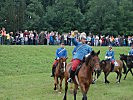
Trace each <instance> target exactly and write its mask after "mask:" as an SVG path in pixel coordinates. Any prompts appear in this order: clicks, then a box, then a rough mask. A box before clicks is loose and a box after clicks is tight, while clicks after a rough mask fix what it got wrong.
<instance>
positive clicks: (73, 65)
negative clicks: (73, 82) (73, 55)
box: [72, 59, 81, 71]
mask: <svg viewBox="0 0 133 100" xmlns="http://www.w3.org/2000/svg"><path fill="white" fill-rule="evenodd" d="M80 63H81V60H79V59H73V60H72V71H75V70H76V68H77V67H78V65H79V64H80Z"/></svg>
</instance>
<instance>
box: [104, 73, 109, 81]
mask: <svg viewBox="0 0 133 100" xmlns="http://www.w3.org/2000/svg"><path fill="white" fill-rule="evenodd" d="M108 75H109V72H108V73H105V72H104V76H105V83H110V82H109V81H108V80H107V76H108Z"/></svg>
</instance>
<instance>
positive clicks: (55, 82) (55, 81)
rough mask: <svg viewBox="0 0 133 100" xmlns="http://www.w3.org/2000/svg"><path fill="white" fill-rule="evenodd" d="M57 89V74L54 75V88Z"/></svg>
mask: <svg viewBox="0 0 133 100" xmlns="http://www.w3.org/2000/svg"><path fill="white" fill-rule="evenodd" d="M56 89H57V76H55V77H54V90H56Z"/></svg>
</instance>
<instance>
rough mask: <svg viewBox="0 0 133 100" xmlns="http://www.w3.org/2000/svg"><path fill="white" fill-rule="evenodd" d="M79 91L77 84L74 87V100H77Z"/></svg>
mask: <svg viewBox="0 0 133 100" xmlns="http://www.w3.org/2000/svg"><path fill="white" fill-rule="evenodd" d="M77 89H78V85H77V84H75V85H74V91H73V93H74V100H76V94H77Z"/></svg>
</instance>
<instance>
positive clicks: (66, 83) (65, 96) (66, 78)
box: [63, 77, 68, 100]
mask: <svg viewBox="0 0 133 100" xmlns="http://www.w3.org/2000/svg"><path fill="white" fill-rule="evenodd" d="M67 80H68V77H65V95H64V98H63V100H66V99H67V90H68V82H67Z"/></svg>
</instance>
